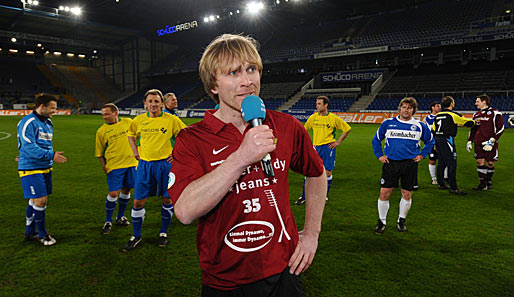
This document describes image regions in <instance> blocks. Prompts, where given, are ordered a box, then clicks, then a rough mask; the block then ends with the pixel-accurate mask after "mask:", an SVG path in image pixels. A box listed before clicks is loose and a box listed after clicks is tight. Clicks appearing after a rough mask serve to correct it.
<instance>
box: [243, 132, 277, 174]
mask: <svg viewBox="0 0 514 297" xmlns="http://www.w3.org/2000/svg"><path fill="white" fill-rule="evenodd" d="M274 139H275V136H274V135H273V130H271V129H270V128H269V127H268V126H267V125H262V126H257V127H253V128H251V129H250V130H248V132H246V134H245V136H244V139H243V142H241V145H240V146H239V149H238V151H239V154H240V158H241V160H244V161H246V162H247V164H246V165H248V164H253V163H255V162H258V161H260V160H262V159H263V158H264V156H266V154H268V153H271V152H272V151H274V150H275V145H274V144H273V142H274Z"/></svg>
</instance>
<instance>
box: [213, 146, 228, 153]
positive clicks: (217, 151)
mask: <svg viewBox="0 0 514 297" xmlns="http://www.w3.org/2000/svg"><path fill="white" fill-rule="evenodd" d="M227 147H228V145H226V146H224V147H222V148H220V149H219V150H216V149H215V148H213V149H212V154H213V155H217V154H219V153H221V152H222V151H223V150H225V149H226V148H227Z"/></svg>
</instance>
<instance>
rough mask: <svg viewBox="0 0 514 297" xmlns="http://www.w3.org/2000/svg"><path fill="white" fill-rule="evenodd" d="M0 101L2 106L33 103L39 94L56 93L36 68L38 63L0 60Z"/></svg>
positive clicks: (9, 59)
mask: <svg viewBox="0 0 514 297" xmlns="http://www.w3.org/2000/svg"><path fill="white" fill-rule="evenodd" d="M0 63H1V64H2V72H1V76H0V89H1V92H0V99H1V103H2V104H9V105H10V104H13V103H25V102H33V101H34V94H35V93H39V92H48V93H56V91H57V90H56V89H55V88H54V87H53V86H52V85H51V84H50V83H49V82H48V80H47V79H46V78H45V77H44V76H43V75H42V73H41V72H40V71H39V70H38V68H37V63H38V61H35V60H33V59H25V58H18V59H16V58H5V57H1V58H0Z"/></svg>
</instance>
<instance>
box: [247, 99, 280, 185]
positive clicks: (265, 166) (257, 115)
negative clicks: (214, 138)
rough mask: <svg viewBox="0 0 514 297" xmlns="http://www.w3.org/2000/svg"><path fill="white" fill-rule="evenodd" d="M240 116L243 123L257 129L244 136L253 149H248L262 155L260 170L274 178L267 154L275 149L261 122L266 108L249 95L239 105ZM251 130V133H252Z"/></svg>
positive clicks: (267, 130) (268, 131) (269, 134)
mask: <svg viewBox="0 0 514 297" xmlns="http://www.w3.org/2000/svg"><path fill="white" fill-rule="evenodd" d="M241 114H242V116H243V119H244V120H245V122H247V123H249V124H250V125H252V126H253V127H254V128H255V127H259V128H258V129H254V128H252V129H251V130H250V131H248V133H247V135H246V136H245V140H246V139H247V137H249V138H250V139H251V140H250V144H249V145H253V146H254V147H253V148H250V151H252V153H253V154H258V155H262V154H263V153H266V154H265V155H264V158H262V160H261V164H262V170H263V171H264V173H265V174H266V175H267V176H270V177H274V176H275V173H274V172H273V166H272V164H271V156H270V155H269V152H272V151H273V150H274V149H275V146H274V144H273V140H274V136H273V133H272V131H271V129H269V127H267V126H266V125H262V121H263V120H264V119H265V118H266V107H265V106H264V102H263V101H262V99H261V98H259V97H258V96H254V95H250V96H246V98H244V99H243V102H242V103H241ZM252 130H253V131H252ZM245 140H243V144H241V146H243V145H246V141H245Z"/></svg>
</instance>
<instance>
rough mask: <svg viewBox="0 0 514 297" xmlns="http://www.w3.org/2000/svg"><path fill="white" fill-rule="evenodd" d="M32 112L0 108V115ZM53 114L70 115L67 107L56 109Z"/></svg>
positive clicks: (18, 114) (29, 110)
mask: <svg viewBox="0 0 514 297" xmlns="http://www.w3.org/2000/svg"><path fill="white" fill-rule="evenodd" d="M31 113H32V109H26V110H23V109H21V110H20V109H6V110H0V116H23V115H29V114H31ZM54 115H71V110H69V109H58V110H57V111H56V112H55V114H54Z"/></svg>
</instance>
